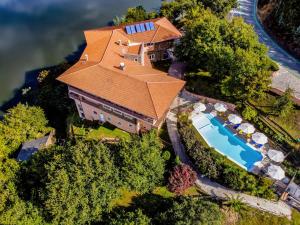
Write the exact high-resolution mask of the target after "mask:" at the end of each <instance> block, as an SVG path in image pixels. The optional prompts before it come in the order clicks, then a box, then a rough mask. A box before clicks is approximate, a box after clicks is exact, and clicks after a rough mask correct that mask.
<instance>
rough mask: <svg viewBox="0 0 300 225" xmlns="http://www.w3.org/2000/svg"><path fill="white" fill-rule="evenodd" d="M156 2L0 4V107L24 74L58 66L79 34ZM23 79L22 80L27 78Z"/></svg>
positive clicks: (35, 0)
mask: <svg viewBox="0 0 300 225" xmlns="http://www.w3.org/2000/svg"><path fill="white" fill-rule="evenodd" d="M160 4H161V0H0V105H2V104H3V103H4V102H5V101H7V100H9V99H10V98H11V97H13V93H14V90H16V89H17V88H19V87H21V86H22V85H23V83H24V81H25V77H26V74H30V71H33V70H36V69H39V68H43V67H46V66H51V65H55V64H58V63H60V62H62V61H63V60H64V58H65V57H66V56H68V55H69V54H71V53H72V52H74V51H76V50H77V48H78V46H79V45H80V44H81V43H83V41H84V36H83V32H82V31H83V30H85V29H89V28H97V27H101V26H104V25H107V24H108V23H109V22H110V21H112V19H113V18H114V17H115V16H116V15H118V16H120V15H122V14H124V13H125V12H126V9H127V8H128V7H134V6H137V5H143V6H144V8H145V9H147V10H152V9H157V8H159V6H160ZM27 78H28V77H27Z"/></svg>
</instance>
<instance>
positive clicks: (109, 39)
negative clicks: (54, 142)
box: [98, 30, 114, 64]
mask: <svg viewBox="0 0 300 225" xmlns="http://www.w3.org/2000/svg"><path fill="white" fill-rule="evenodd" d="M113 34H114V30H112V32H111V34H110V37H109V40H108V42H107V45H106V47H105V50H104V52H103V54H102V57H101V59H100V60H99V62H98V64H100V62H102V60H103V58H104V56H105V54H106V52H107V49H108V46H109V44H110V42H111V37H112V36H113Z"/></svg>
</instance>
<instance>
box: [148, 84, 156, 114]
mask: <svg viewBox="0 0 300 225" xmlns="http://www.w3.org/2000/svg"><path fill="white" fill-rule="evenodd" d="M146 85H147V90H148V93H149V95H150V99H151V103H152V106H153V109H154V112H155V116H156V118H158V113H157V110H156V108H155V104H154V101H153V98H152V94H151V91H150V88H149V85H148V82H146Z"/></svg>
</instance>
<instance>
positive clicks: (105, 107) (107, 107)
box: [103, 105, 112, 111]
mask: <svg viewBox="0 0 300 225" xmlns="http://www.w3.org/2000/svg"><path fill="white" fill-rule="evenodd" d="M103 108H104V109H106V110H109V111H111V110H112V109H111V107H109V106H107V105H103Z"/></svg>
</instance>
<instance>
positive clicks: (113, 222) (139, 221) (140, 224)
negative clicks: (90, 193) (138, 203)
mask: <svg viewBox="0 0 300 225" xmlns="http://www.w3.org/2000/svg"><path fill="white" fill-rule="evenodd" d="M105 223H106V224H108V225H150V224H151V220H150V218H149V217H148V216H146V215H145V214H144V213H143V212H142V210H141V209H136V210H134V211H131V212H127V211H125V210H121V211H118V212H117V213H114V214H113V215H111V216H110V218H109V219H108V221H105Z"/></svg>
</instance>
